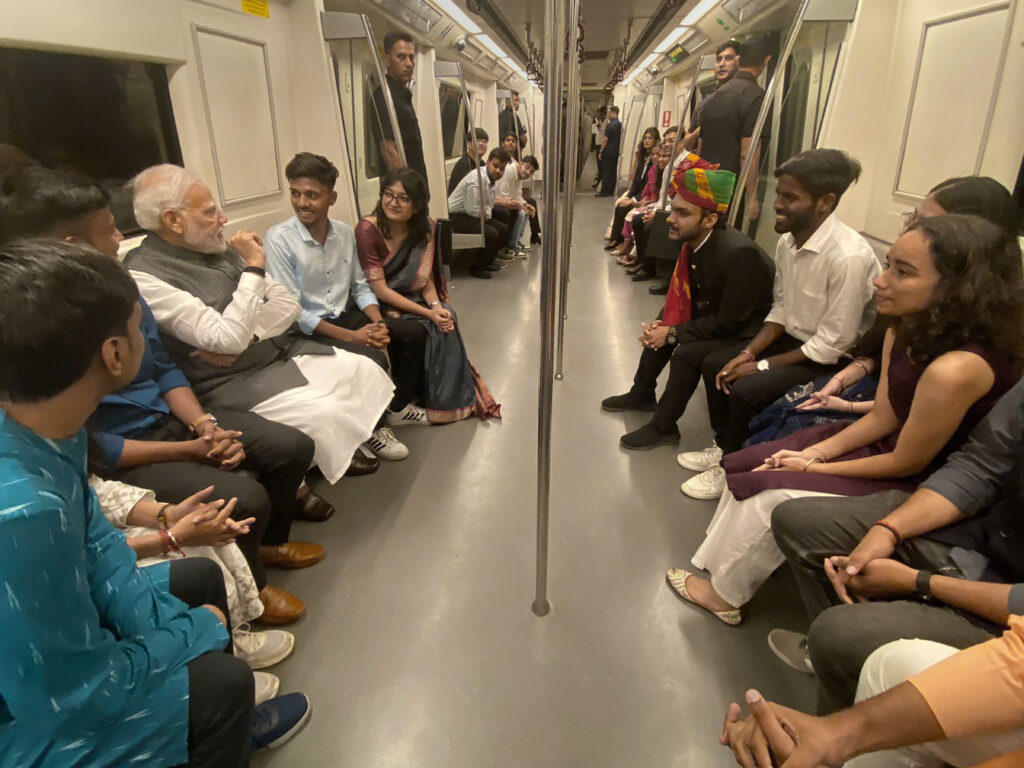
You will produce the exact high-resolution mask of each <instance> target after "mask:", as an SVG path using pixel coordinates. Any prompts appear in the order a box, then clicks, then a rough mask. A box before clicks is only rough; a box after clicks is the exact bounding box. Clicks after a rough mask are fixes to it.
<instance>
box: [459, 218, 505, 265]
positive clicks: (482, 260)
mask: <svg viewBox="0 0 1024 768" xmlns="http://www.w3.org/2000/svg"><path fill="white" fill-rule="evenodd" d="M495 210H497V209H495ZM450 218H451V221H452V231H454V232H459V233H463V234H479V233H480V219H479V218H477V217H476V216H470V215H469V214H468V213H453V214H451V215H450ZM508 231H509V228H508V225H506V224H504V223H503V222H501V221H499V220H498V219H494V218H491V219H487V221H485V222H484V247H483V248H477V249H476V255H475V257H474V259H473V268H474V269H484V268H486V267H488V266H490V265H491V264H493V263H494V260H495V259H496V258H497V256H498V251H500V250H501V249H502V248H503V247H504V245H505V243H507V242H508Z"/></svg>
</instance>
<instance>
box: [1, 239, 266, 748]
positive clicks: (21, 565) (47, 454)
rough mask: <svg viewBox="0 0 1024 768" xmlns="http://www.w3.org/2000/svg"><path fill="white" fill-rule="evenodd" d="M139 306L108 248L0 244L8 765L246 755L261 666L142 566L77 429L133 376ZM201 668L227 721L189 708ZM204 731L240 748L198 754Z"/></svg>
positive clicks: (209, 610) (4, 742)
mask: <svg viewBox="0 0 1024 768" xmlns="http://www.w3.org/2000/svg"><path fill="white" fill-rule="evenodd" d="M13 297H18V300H16V301H15V300H13ZM140 315H141V311H140V308H139V304H138V292H137V290H136V288H135V285H134V283H133V282H132V280H131V278H130V277H129V276H128V274H127V272H125V271H124V270H123V269H122V268H121V267H120V265H118V264H117V263H116V262H114V261H112V260H111V259H109V258H107V257H105V256H102V255H101V254H99V253H98V252H95V251H92V250H91V249H88V248H85V247H82V246H77V245H70V244H66V243H60V242H56V241H54V242H43V241H37V242H26V243H25V244H23V245H13V246H7V247H5V248H4V249H3V251H2V252H0V627H2V630H0V658H2V659H3V662H2V663H0V766H3V767H4V768H7V767H8V766H12V767H13V766H18V767H19V768H21V767H22V766H40V767H41V768H42V767H45V768H65V767H68V768H70V766H115V765H116V766H124V765H145V766H147V767H148V768H159V766H174V765H182V764H188V765H198V764H204V765H212V764H216V765H225V766H229V765H245V764H247V760H248V752H249V746H250V739H251V737H252V732H253V725H254V724H253V720H252V712H253V709H252V706H253V699H252V695H253V693H252V676H251V674H250V673H249V671H248V669H247V668H246V666H245V664H244V663H242V662H241V661H240V660H238V659H236V658H234V657H233V656H231V655H228V654H224V653H209V652H211V651H221V650H223V649H224V648H225V646H226V645H227V642H228V631H227V629H226V628H225V625H224V617H223V615H222V614H220V612H219V610H218V609H216V608H215V607H212V606H201V607H196V608H192V609H190V608H189V607H188V606H186V605H185V603H183V602H181V601H180V600H178V599H177V598H175V597H172V596H171V595H170V594H169V593H167V592H166V591H164V590H162V589H158V588H157V587H156V586H155V582H156V581H159V580H160V577H161V576H165V575H166V574H154V575H155V576H156V577H157V578H156V579H154V578H151V577H150V576H148V575H145V574H144V573H143V572H141V571H140V570H139V569H138V568H137V567H136V564H135V557H134V554H133V553H132V551H131V550H130V549H129V548H128V547H127V546H126V544H125V541H124V535H123V534H122V533H120V532H119V531H116V530H115V529H114V528H113V527H111V525H110V524H109V523H108V522H107V520H106V518H105V517H104V516H103V514H102V512H101V511H100V509H99V507H98V504H97V501H96V497H95V495H94V494H93V492H92V490H91V489H90V487H89V484H88V478H87V471H86V437H85V432H84V431H83V429H82V427H83V425H84V423H85V421H86V419H87V418H88V417H89V415H90V414H91V413H92V411H93V409H94V408H95V406H96V404H97V403H98V402H99V399H100V398H102V397H103V396H104V395H105V394H108V393H109V392H111V391H114V390H116V389H118V388H120V387H121V386H123V385H124V384H126V383H128V382H129V381H131V379H132V377H134V375H135V372H136V371H137V369H138V367H139V361H140V359H141V356H142V351H143V349H144V341H143V339H142V335H141V333H140V331H139V318H140ZM61 334H65V335H67V334H73V335H74V336H73V343H70V344H69V343H68V342H67V341H66V340H65V341H63V342H61V341H59V340H60V339H61ZM166 567H167V566H164V568H166ZM195 665H199V666H198V667H196V666H195ZM197 672H201V673H202V676H203V677H204V678H205V679H206V680H207V681H214V680H220V681H224V680H227V681H229V683H230V682H234V683H235V684H234V685H222V684H216V685H215V686H214V687H212V689H211V690H209V691H207V694H208V695H209V697H210V698H211V699H216V700H218V701H219V704H220V705H221V706H222V707H223V708H224V709H225V718H224V721H216V720H217V719H216V718H212V719H208V720H206V721H205V722H190V676H195V675H196V673H197ZM191 692H192V693H193V694H194V693H196V691H194V690H193V691H191ZM229 718H230V721H231V728H230V729H228V728H226V727H225V722H226V721H227V720H228V719H229ZM211 726H213V727H211ZM215 730H219V732H217V733H214V732H213V731H215ZM229 730H230V733H229ZM214 737H216V741H214ZM204 741H205V742H211V744H213V745H215V747H216V750H217V753H219V754H221V755H223V754H224V752H223V749H224V748H225V747H226V748H227V749H229V750H231V751H233V752H234V753H236V755H237V756H236V757H235V759H234V760H225V761H220V762H216V763H212V762H210V761H205V762H203V763H198V762H195V758H196V757H197V756H198V755H201V751H200V748H201V747H202V746H204V744H203V742H204ZM211 754H212V753H211Z"/></svg>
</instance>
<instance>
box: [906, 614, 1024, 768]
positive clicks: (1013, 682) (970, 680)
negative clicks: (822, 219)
mask: <svg viewBox="0 0 1024 768" xmlns="http://www.w3.org/2000/svg"><path fill="white" fill-rule="evenodd" d="M907 682H909V683H910V684H911V685H913V686H914V687H915V688H916V689H917V690H918V691H919V692H920V694H921V695H922V696H923V697H924V700H925V701H926V702H927V703H928V706H929V707H930V708H931V710H932V712H933V713H934V715H935V719H936V720H938V722H939V725H941V726H942V730H943V732H944V733H945V734H946V736H948V737H949V738H959V737H963V736H975V735H982V734H986V733H1000V732H1002V731H1007V730H1010V729H1011V728H1019V727H1021V726H1022V725H1024V617H1022V616H1011V617H1010V628H1009V629H1008V630H1007V631H1006V632H1005V633H1004V634H1003V636H1002V637H998V638H996V639H994V640H990V641H988V642H987V643H982V644H981V645H976V646H974V647H972V648H967V649H965V650H963V651H960V652H959V653H958V654H956V655H955V656H951V657H949V658H948V659H946V660H945V661H942V662H940V663H938V664H936V665H935V666H933V667H931V668H929V669H926V670H925V671H924V672H922V673H921V674H919V675H916V676H914V677H911V678H910V679H909V680H908V681H907ZM1016 764H1017V765H1021V763H1020V762H1018V763H1016ZM996 765H998V763H997V764H996ZM985 768H992V767H991V766H990V765H989V764H986V766H985Z"/></svg>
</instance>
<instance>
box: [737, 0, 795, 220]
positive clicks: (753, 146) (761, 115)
mask: <svg viewBox="0 0 1024 768" xmlns="http://www.w3.org/2000/svg"><path fill="white" fill-rule="evenodd" d="M810 4H811V0H801V2H800V8H798V9H797V12H796V15H795V16H794V17H793V23H792V24H791V25H790V27H789V34H788V35H787V37H786V44H785V45H784V46H783V47H782V55H781V56H780V57H779V61H778V63H777V64H776V65H775V72H774V73H773V74H772V81H771V82H770V83H769V84H768V88H767V89H766V90H765V93H764V101H763V102H761V111H760V112H758V113H757V121H756V122H755V123H754V130H753V131H752V132H751V134H750V151H749V152H747V158H746V159H745V160H744V161H743V167H742V168H741V169H740V175H739V177H738V178H737V179H736V191H735V192H733V195H732V202H731V203H729V226H730V227H733V226H735V225H736V217H737V216H738V215H739V212H740V203H741V202H743V191H744V189H746V186H747V185H746V184H745V183H744V179H746V178H747V174H748V173H750V168H751V166H753V165H755V164H756V163H759V162H760V158H759V157H758V155H759V154H760V152H757V151H756V150H757V149H758V145H759V144H760V142H761V131H763V130H764V123H765V120H767V119H768V112H769V110H771V108H772V102H773V101H774V99H775V86H777V85H778V84H779V83H780V82H781V80H780V78H781V77H782V74H783V71H784V70H785V69H786V62H787V61H789V55H790V54H791V53H792V52H793V45H794V44H795V43H796V37H797V35H799V34H800V27H801V25H802V24H803V23H804V16H805V15H806V14H807V7H808V6H809V5H810Z"/></svg>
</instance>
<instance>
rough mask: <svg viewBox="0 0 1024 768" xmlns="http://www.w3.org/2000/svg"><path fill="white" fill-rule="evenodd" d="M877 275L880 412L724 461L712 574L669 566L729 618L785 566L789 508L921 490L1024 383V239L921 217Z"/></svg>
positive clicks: (672, 579)
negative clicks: (825, 499)
mask: <svg viewBox="0 0 1024 768" xmlns="http://www.w3.org/2000/svg"><path fill="white" fill-rule="evenodd" d="M874 282H875V287H876V290H877V293H876V302H877V305H878V312H879V314H881V315H884V316H886V317H888V318H890V319H891V320H892V321H893V327H892V328H890V329H889V331H888V332H887V333H886V337H885V344H884V347H883V352H882V367H881V369H880V376H879V384H878V391H877V395H876V398H875V404H874V407H873V408H872V410H871V411H870V412H869V413H868V414H866V415H865V416H863V417H862V418H860V419H858V420H857V421H856V422H854V423H853V424H849V425H845V424H825V425H820V426H816V427H810V428H808V429H804V430H801V431H799V432H796V433H794V434H792V435H790V436H789V437H787V438H784V439H782V440H777V441H774V442H771V443H765V444H763V445H756V446H753V447H751V448H744V449H743V450H741V451H737V452H736V453H732V454H728V455H727V456H725V458H724V459H723V466H724V467H725V472H726V481H727V485H728V488H727V490H726V492H725V493H723V495H722V498H721V500H720V502H719V505H718V509H717V511H716V512H715V516H714V518H713V519H712V521H711V524H710V526H709V527H708V529H707V537H706V538H705V539H704V543H703V544H701V546H700V549H698V550H697V553H696V554H695V555H694V557H693V563H694V565H696V566H697V567H698V568H704V569H706V570H707V571H709V572H710V574H711V578H710V580H708V579H705V578H703V577H700V576H695V575H693V574H690V573H688V572H687V571H685V570H682V569H675V568H674V569H671V570H669V572H668V574H667V577H668V582H669V585H670V586H671V587H672V589H674V590H675V591H676V593H677V594H679V595H680V596H681V597H682V598H683V599H685V600H688V601H689V602H692V603H695V604H696V605H699V606H701V607H703V608H706V609H707V610H709V611H711V612H712V613H714V614H715V615H716V616H717V617H718V618H719V619H721V620H722V621H724V622H725V623H727V624H738V623H740V621H741V619H742V616H741V613H740V609H741V607H742V606H743V605H744V604H745V603H746V602H747V601H748V600H750V598H751V597H753V595H754V593H755V592H756V591H757V589H758V588H759V587H760V586H761V584H763V583H764V582H765V581H766V580H767V579H768V577H769V576H770V575H771V574H772V572H773V571H774V570H775V569H776V568H777V567H778V566H779V565H781V564H782V562H783V561H784V558H783V556H782V553H781V552H780V551H779V549H778V547H777V545H776V544H775V540H774V539H773V537H772V532H771V514H772V510H773V509H774V508H775V506H776V505H777V504H779V503H780V502H782V501H785V500H787V499H792V498H796V497H799V496H808V495H824V496H829V495H839V496H861V495H866V494H870V493H875V492H878V491H882V490H887V489H893V488H897V489H903V490H908V491H909V490H913V488H914V487H916V485H917V484H918V482H919V481H920V480H921V479H923V477H924V476H925V475H926V474H927V473H928V472H929V471H930V470H931V469H934V468H935V467H936V466H938V465H939V464H941V463H942V462H943V461H944V460H945V458H946V457H947V456H948V455H949V454H950V453H952V452H953V451H955V450H956V449H957V448H958V447H959V446H960V445H961V443H963V441H964V440H966V438H967V435H968V434H969V433H970V431H971V429H973V428H974V426H975V425H976V424H977V423H978V421H980V420H981V418H982V417H984V415H985V414H986V413H987V412H988V411H989V409H990V408H991V407H992V406H993V405H994V404H995V403H996V401H997V400H998V399H999V398H1000V397H1001V396H1002V395H1003V393H1005V392H1006V391H1007V390H1008V389H1009V388H1010V387H1011V386H1012V385H1013V384H1014V382H1015V381H1016V379H1017V375H1016V371H1015V367H1014V366H1015V363H1016V362H1017V359H1018V355H1019V353H1020V350H1021V337H1022V328H1021V321H1022V320H1024V316H1022V308H1024V282H1022V269H1021V252H1020V247H1019V246H1018V245H1017V242H1016V239H1015V238H1010V237H1009V236H1008V235H1007V233H1006V232H1005V231H1004V230H1003V229H1001V228H999V227H997V226H996V225H994V224H992V223H991V222H988V221H985V220H983V219H981V218H979V217H977V216H963V215H948V216H937V217H934V218H927V219H921V220H919V221H916V222H915V223H913V224H911V225H910V227H909V228H908V229H907V230H906V231H905V232H904V233H903V234H902V235H901V236H900V237H899V238H898V239H897V240H896V242H895V243H894V244H893V246H892V248H891V249H890V250H889V257H888V265H887V267H886V269H885V271H884V272H882V274H881V275H879V277H878V278H877V279H876V280H875V281H874Z"/></svg>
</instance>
